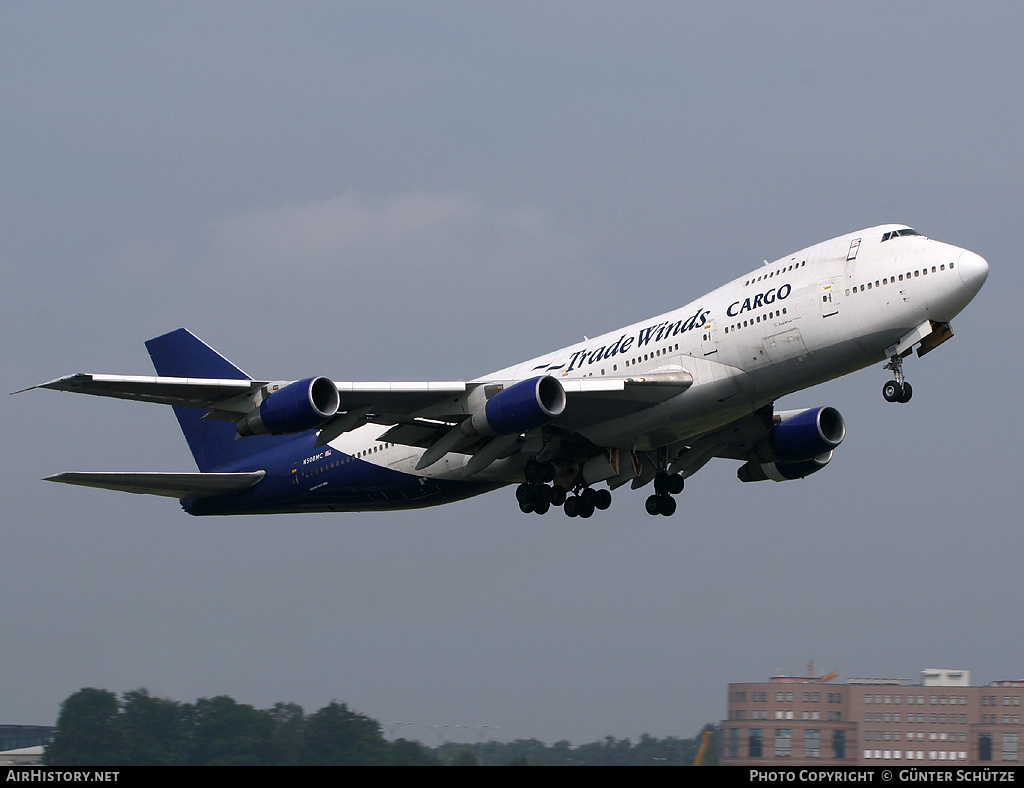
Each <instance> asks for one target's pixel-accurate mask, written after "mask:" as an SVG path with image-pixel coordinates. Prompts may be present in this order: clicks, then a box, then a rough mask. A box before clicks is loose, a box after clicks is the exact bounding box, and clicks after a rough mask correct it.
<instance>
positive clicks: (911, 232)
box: [882, 227, 921, 241]
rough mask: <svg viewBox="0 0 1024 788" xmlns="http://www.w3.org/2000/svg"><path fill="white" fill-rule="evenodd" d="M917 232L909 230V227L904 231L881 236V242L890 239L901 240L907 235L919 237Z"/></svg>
mask: <svg viewBox="0 0 1024 788" xmlns="http://www.w3.org/2000/svg"><path fill="white" fill-rule="evenodd" d="M920 234H921V233H919V232H918V231H917V230H911V229H910V228H909V227H908V228H907V229H905V230H892V231H890V232H887V233H883V234H882V240H883V241H888V240H889V239H890V238H902V237H903V236H907V235H920Z"/></svg>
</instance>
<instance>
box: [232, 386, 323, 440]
mask: <svg viewBox="0 0 1024 788" xmlns="http://www.w3.org/2000/svg"><path fill="white" fill-rule="evenodd" d="M340 405H341V398H340V397H339V396H338V387H337V386H335V385H334V381H332V380H330V379H329V378H325V377H315V378H305V379H304V380H297V381H295V382H294V383H289V384H288V385H287V386H285V387H284V388H282V389H279V390H278V391H275V392H274V393H273V394H271V395H270V396H269V397H267V398H266V399H264V400H263V402H261V403H260V406H259V407H258V408H255V409H254V410H252V411H251V412H250V413H249V414H248V415H246V416H245V418H243V419H242V420H241V421H239V422H238V434H239V435H242V436H243V437H244V436H248V435H267V434H270V435H285V434H288V433H292V432H302V431H304V430H311V429H313V428H314V427H318V426H320V425H321V424H323V423H324V422H325V421H326V420H327V419H329V418H331V417H332V416H334V415H335V414H336V413H337V412H338V408H339V407H340Z"/></svg>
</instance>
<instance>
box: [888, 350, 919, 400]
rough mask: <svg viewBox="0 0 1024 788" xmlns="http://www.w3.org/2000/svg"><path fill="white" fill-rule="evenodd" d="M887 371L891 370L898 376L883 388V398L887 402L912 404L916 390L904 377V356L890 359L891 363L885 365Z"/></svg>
mask: <svg viewBox="0 0 1024 788" xmlns="http://www.w3.org/2000/svg"><path fill="white" fill-rule="evenodd" d="M885 369H891V370H892V372H893V374H894V375H895V376H896V379H895V380H890V381H889V382H888V383H886V384H885V385H884V386H882V396H883V397H884V398H885V401H886V402H910V398H911V397H912V396H914V389H913V387H912V386H911V385H910V384H909V383H907V380H906V378H905V377H903V358H902V356H900V355H898V354H897V355H895V356H893V357H892V358H890V359H889V363H888V364H886V365H885Z"/></svg>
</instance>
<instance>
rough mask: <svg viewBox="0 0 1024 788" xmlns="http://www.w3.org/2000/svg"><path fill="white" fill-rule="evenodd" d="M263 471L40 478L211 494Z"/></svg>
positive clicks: (247, 482)
mask: <svg viewBox="0 0 1024 788" xmlns="http://www.w3.org/2000/svg"><path fill="white" fill-rule="evenodd" d="M266 473H267V472H266V471H252V472H251V473H135V472H130V471H129V472H125V473H116V472H115V473H103V472H99V473H93V472H71V473H58V474H57V475H56V476H47V477H46V478H45V479H43V481H46V482H61V483H63V484H79V485H82V486H83V487H101V488H103V489H105V490H120V491H122V492H130V493H138V494H140V495H165V496H167V497H168V498H213V497H215V496H217V495H227V494H228V493H233V492H238V491H239V490H245V489H247V488H249V487H252V486H253V485H254V484H256V483H257V482H258V481H259V480H260V479H262V478H263V477H264V476H265V475H266Z"/></svg>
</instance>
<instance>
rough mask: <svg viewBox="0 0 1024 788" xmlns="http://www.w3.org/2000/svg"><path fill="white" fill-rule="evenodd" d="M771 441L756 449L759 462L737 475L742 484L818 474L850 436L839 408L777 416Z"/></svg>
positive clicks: (744, 468)
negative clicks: (844, 439) (834, 451)
mask: <svg viewBox="0 0 1024 788" xmlns="http://www.w3.org/2000/svg"><path fill="white" fill-rule="evenodd" d="M773 421H774V423H773V425H772V429H771V432H770V433H769V435H768V438H767V439H766V440H765V441H764V442H762V443H761V444H759V445H758V446H757V448H756V450H755V455H756V458H755V459H751V460H750V461H749V462H747V463H746V464H744V465H743V466H741V467H740V469H739V470H738V471H737V472H736V475H737V477H738V478H739V480H740V481H742V482H760V481H764V480H766V479H772V480H773V481H777V482H781V481H786V480H789V479H802V478H804V477H805V476H810V475H811V474H812V473H817V472H818V471H820V470H821V469H822V468H824V467H825V466H826V465H828V463H829V460H831V459H832V451H833V449H835V448H836V447H837V446H838V445H839V444H840V443H842V442H843V438H845V437H846V422H845V421H843V417H842V416H841V415H840V414H839V411H838V410H836V409H835V408H829V407H822V408H809V409H807V410H798V411H783V412H781V413H776V414H775V418H774V420H773Z"/></svg>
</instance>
